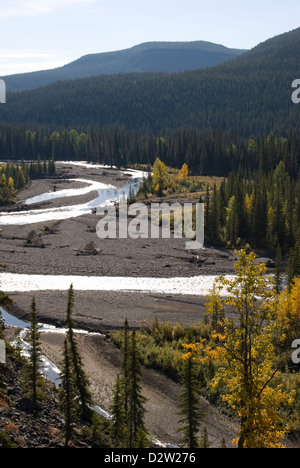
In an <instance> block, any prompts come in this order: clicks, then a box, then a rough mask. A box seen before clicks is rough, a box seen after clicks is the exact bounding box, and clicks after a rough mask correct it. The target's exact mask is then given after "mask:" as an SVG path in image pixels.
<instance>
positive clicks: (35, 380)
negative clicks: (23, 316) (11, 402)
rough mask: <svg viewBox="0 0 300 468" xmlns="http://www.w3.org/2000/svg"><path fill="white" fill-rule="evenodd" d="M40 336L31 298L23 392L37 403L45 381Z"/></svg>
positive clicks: (33, 302)
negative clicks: (27, 354) (42, 370)
mask: <svg viewBox="0 0 300 468" xmlns="http://www.w3.org/2000/svg"><path fill="white" fill-rule="evenodd" d="M40 338H41V334H40V327H39V323H38V318H37V310H36V301H35V298H34V297H33V299H32V302H31V324H30V327H29V339H28V342H29V345H30V348H29V360H28V364H27V365H26V367H25V379H26V382H25V390H26V395H28V396H29V398H32V400H33V401H34V402H35V403H37V401H38V399H39V398H41V397H43V392H42V388H43V387H44V384H45V381H44V379H43V376H42V372H41V364H42V361H41V352H42V351H41V340H40Z"/></svg>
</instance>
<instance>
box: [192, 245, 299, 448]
mask: <svg viewBox="0 0 300 468" xmlns="http://www.w3.org/2000/svg"><path fill="white" fill-rule="evenodd" d="M235 253H236V255H237V256H238V261H237V263H236V265H235V272H236V275H235V277H234V278H233V279H231V280H228V279H225V278H224V277H220V278H219V279H218V280H217V284H218V287H222V288H226V290H227V293H228V296H227V297H226V298H219V299H218V304H220V303H221V301H223V303H224V305H227V306H229V307H232V308H233V312H234V314H235V315H236V317H237V321H236V323H234V322H233V321H231V320H229V319H228V318H225V319H224V320H223V321H222V323H220V325H222V328H221V331H220V330H219V331H216V332H215V333H214V334H213V336H212V338H213V342H211V343H208V342H205V340H202V341H201V342H199V343H197V344H193V345H185V348H186V350H187V354H186V356H187V357H191V355H192V356H194V357H195V358H197V357H198V358H200V360H201V361H202V362H205V361H208V360H210V359H213V360H215V361H217V363H218V364H219V370H218V371H217V373H216V375H215V378H214V379H213V381H212V386H213V387H214V388H217V387H218V386H219V385H220V384H221V383H222V384H223V386H224V385H225V388H226V390H225V392H224V393H223V394H222V399H223V401H224V402H227V403H228V404H229V405H230V406H231V408H232V409H233V410H234V412H235V414H236V416H237V417H238V418H239V420H240V431H239V434H238V438H237V439H236V440H235V442H236V444H237V446H238V447H239V448H244V447H245V448H246V447H247V448H283V445H282V443H281V442H280V440H281V439H283V438H284V435H285V433H286V431H287V427H286V426H285V425H284V422H283V420H282V418H281V416H280V413H279V409H280V408H281V407H282V406H284V405H289V404H292V401H293V398H294V395H293V393H291V394H288V393H287V392H285V391H284V390H283V388H282V385H281V374H280V364H279V363H278V362H277V356H276V352H275V346H274V341H273V338H274V333H275V327H276V323H275V320H274V319H275V316H276V309H277V307H276V305H277V302H276V294H275V293H274V291H273V290H272V289H271V288H270V282H271V280H270V278H267V277H266V268H265V266H264V265H258V266H257V265H255V263H254V260H255V255H254V254H253V253H251V254H249V255H247V253H246V251H244V250H242V251H240V252H235ZM216 291H217V288H216V287H215V289H214V291H213V293H212V294H211V300H213V301H214V303H216ZM211 307H212V304H211ZM218 307H220V305H219V306H218Z"/></svg>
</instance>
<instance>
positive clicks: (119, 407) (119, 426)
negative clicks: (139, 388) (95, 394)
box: [110, 375, 126, 447]
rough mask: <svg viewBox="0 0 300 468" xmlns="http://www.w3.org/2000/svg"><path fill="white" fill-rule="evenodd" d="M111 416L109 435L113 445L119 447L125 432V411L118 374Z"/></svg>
mask: <svg viewBox="0 0 300 468" xmlns="http://www.w3.org/2000/svg"><path fill="white" fill-rule="evenodd" d="M110 409H111V416H112V422H113V424H112V431H111V436H112V438H113V441H114V444H115V445H114V446H115V447H120V446H121V444H122V442H123V441H124V437H125V434H126V412H125V408H124V393H123V391H122V382H121V378H120V376H119V375H118V376H117V380H116V384H115V388H114V397H113V403H112V405H111V407H110Z"/></svg>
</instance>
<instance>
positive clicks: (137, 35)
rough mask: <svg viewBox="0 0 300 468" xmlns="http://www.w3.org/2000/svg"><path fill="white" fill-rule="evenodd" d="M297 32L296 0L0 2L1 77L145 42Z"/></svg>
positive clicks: (237, 41) (229, 41)
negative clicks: (295, 30)
mask: <svg viewBox="0 0 300 468" xmlns="http://www.w3.org/2000/svg"><path fill="white" fill-rule="evenodd" d="M299 26H300V2H299V0H272V1H271V0H251V1H249V0H205V1H203V0H181V1H179V0H0V40H1V43H0V76H3V75H8V74H12V73H21V72H25V71H34V70H40V69H48V68H54V67H57V66H60V65H64V64H66V63H68V62H71V61H72V60H75V59H77V58H79V57H81V56H82V55H85V54H89V53H96V52H107V51H112V50H120V49H125V48H128V47H131V46H134V45H137V44H140V43H142V42H148V41H196V40H205V41H210V42H215V43H219V44H223V45H226V46H228V47H236V48H242V49H249V48H252V47H254V46H255V45H257V44H259V43H260V42H262V41H264V40H266V39H268V38H270V37H273V36H276V35H278V34H281V33H284V32H287V31H290V30H292V29H295V28H298V27H299Z"/></svg>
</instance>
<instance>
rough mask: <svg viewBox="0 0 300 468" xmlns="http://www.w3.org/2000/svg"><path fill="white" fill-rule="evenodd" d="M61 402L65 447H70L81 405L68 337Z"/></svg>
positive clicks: (63, 365) (65, 343) (62, 373)
mask: <svg viewBox="0 0 300 468" xmlns="http://www.w3.org/2000/svg"><path fill="white" fill-rule="evenodd" d="M59 402H60V408H61V411H62V413H63V415H64V418H65V423H64V437H65V447H68V446H69V443H70V441H71V440H72V437H73V435H74V428H75V426H76V423H77V422H78V413H79V404H78V392H77V388H76V376H75V371H74V367H73V362H72V351H71V347H70V343H69V340H68V337H67V336H66V338H65V341H64V350H63V362H62V372H61V385H60V389H59Z"/></svg>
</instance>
